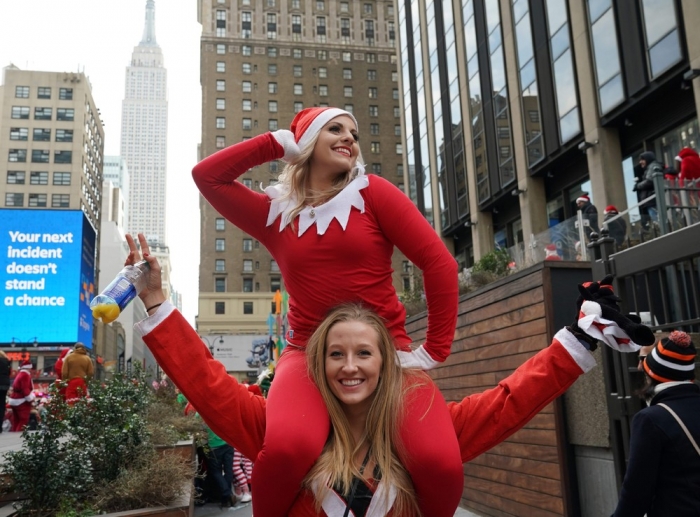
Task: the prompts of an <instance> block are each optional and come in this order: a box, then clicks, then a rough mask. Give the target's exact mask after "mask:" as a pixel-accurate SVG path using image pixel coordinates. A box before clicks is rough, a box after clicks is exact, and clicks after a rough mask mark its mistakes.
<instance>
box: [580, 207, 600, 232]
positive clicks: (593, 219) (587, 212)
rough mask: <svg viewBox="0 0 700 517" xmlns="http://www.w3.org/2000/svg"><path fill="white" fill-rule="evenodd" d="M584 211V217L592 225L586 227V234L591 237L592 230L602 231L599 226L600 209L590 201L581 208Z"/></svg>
mask: <svg viewBox="0 0 700 517" xmlns="http://www.w3.org/2000/svg"><path fill="white" fill-rule="evenodd" d="M580 210H581V212H582V213H583V218H584V219H588V223H589V225H590V226H587V227H585V231H586V235H587V236H589V237H590V235H591V232H596V233H600V228H599V227H598V209H597V208H596V207H595V205H594V204H593V203H591V202H590V201H589V202H588V203H586V204H585V205H583V208H580Z"/></svg>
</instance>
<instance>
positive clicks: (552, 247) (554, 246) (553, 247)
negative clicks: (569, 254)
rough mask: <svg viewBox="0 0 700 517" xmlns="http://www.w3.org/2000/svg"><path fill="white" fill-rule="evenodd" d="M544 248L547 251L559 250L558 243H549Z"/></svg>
mask: <svg viewBox="0 0 700 517" xmlns="http://www.w3.org/2000/svg"><path fill="white" fill-rule="evenodd" d="M544 249H546V250H547V251H557V245H556V244H547V245H546V246H545V247H544Z"/></svg>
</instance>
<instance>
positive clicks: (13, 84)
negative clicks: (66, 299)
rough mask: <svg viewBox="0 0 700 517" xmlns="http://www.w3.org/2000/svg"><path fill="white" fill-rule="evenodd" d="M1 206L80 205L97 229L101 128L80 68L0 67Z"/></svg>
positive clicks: (61, 206) (100, 179)
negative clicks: (0, 71)
mask: <svg viewBox="0 0 700 517" xmlns="http://www.w3.org/2000/svg"><path fill="white" fill-rule="evenodd" d="M0 128H1V130H2V133H0V156H1V157H2V163H3V169H4V170H3V174H2V176H3V178H2V181H0V195H2V198H3V199H4V203H3V206H4V207H8V208H10V207H13V208H22V207H24V208H66V209H72V210H82V211H83V212H85V215H86V216H87V218H88V220H89V221H90V222H91V223H92V225H93V227H94V228H95V230H99V228H100V216H101V214H100V208H101V207H100V205H101V202H100V199H101V191H102V166H103V165H102V162H103V156H104V128H103V127H102V121H101V120H100V115H99V110H98V109H97V107H96V106H95V101H94V99H93V98H92V88H91V86H90V81H89V80H88V78H87V76H86V75H85V74H83V73H65V72H40V71H32V70H20V69H19V68H17V67H16V66H13V65H10V66H7V67H5V68H4V69H3V80H2V85H0Z"/></svg>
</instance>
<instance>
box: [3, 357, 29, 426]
mask: <svg viewBox="0 0 700 517" xmlns="http://www.w3.org/2000/svg"><path fill="white" fill-rule="evenodd" d="M33 367H34V366H33V365H32V363H31V362H30V361H29V360H27V359H25V360H24V361H22V363H21V364H20V367H19V371H18V372H17V375H16V376H15V380H14V382H13V383H12V393H11V394H10V400H9V402H10V407H11V408H12V427H11V428H10V431H17V432H21V431H23V430H24V427H25V426H26V425H27V424H28V423H29V413H30V412H31V410H32V402H33V401H34V398H35V396H34V383H33V382H32V374H31V369H32V368H33Z"/></svg>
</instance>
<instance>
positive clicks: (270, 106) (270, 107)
mask: <svg viewBox="0 0 700 517" xmlns="http://www.w3.org/2000/svg"><path fill="white" fill-rule="evenodd" d="M267 111H269V112H270V113H277V101H267Z"/></svg>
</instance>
